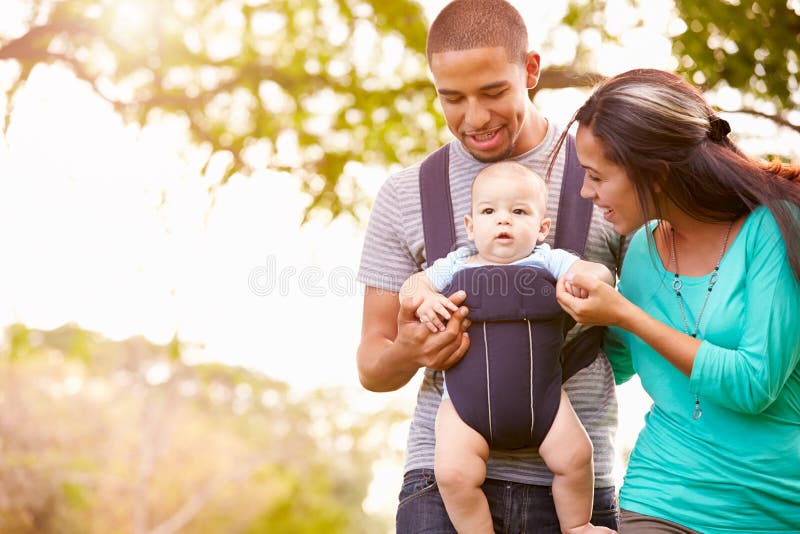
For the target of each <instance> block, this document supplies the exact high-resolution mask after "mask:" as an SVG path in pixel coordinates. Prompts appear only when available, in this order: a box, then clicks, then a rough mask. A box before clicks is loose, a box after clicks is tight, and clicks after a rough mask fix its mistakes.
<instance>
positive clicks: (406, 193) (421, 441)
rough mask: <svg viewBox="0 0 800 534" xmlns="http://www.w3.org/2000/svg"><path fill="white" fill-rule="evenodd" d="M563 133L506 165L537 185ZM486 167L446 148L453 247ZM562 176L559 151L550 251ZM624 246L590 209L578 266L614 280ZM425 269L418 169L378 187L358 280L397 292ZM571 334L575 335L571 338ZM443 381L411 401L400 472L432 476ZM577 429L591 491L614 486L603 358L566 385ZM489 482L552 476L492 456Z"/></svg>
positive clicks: (428, 377)
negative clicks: (524, 169) (585, 449)
mask: <svg viewBox="0 0 800 534" xmlns="http://www.w3.org/2000/svg"><path fill="white" fill-rule="evenodd" d="M560 135H561V130H560V129H558V128H556V127H554V126H552V125H551V126H549V128H548V132H547V134H546V136H545V138H544V140H543V141H542V142H541V143H540V144H539V145H538V146H537V147H535V148H533V149H531V150H530V151H528V152H526V153H525V154H522V155H520V156H516V157H514V158H511V159H513V160H515V161H517V162H519V163H522V164H523V165H526V166H528V167H530V168H531V169H533V170H534V171H536V172H537V173H539V174H540V175H541V176H542V177H545V176H546V174H547V167H548V165H549V159H550V154H551V152H552V150H553V148H554V147H555V145H556V143H557V141H558V137H559V136H560ZM486 165H487V164H486V163H482V162H480V161H478V160H476V159H475V158H473V157H472V156H471V155H470V154H469V153H467V152H466V150H465V149H464V147H463V146H462V145H461V143H460V142H458V141H453V142H452V143H451V144H450V191H451V195H452V201H453V217H454V223H455V227H456V245H457V246H463V245H467V244H469V243H470V241H469V240H468V239H467V235H466V230H465V228H464V222H463V218H464V215H465V214H467V213H469V211H470V186H471V184H472V180H473V178H474V177H475V175H476V174H477V173H478V171H480V170H481V169H482V168H483V167H485V166H486ZM563 169H564V148H563V147H562V150H561V153H560V154H559V156H558V158H557V160H556V163H555V165H554V167H553V171H552V176H551V178H550V183H549V192H548V199H547V210H548V216H549V217H550V218H551V219H552V221H553V223H552V227H551V229H550V233H549V234H548V237H547V239H546V240H545V242H547V243H548V244H549V245H551V246H552V245H553V237H554V235H555V230H556V227H557V225H558V215H559V214H558V213H557V209H558V199H559V194H560V190H561V175H562V173H563ZM621 256H622V239H621V237H620V236H619V234H617V233H616V232H614V230H613V228H612V227H611V225H610V224H608V223H607V222H606V221H605V220H604V219H603V217H602V213H601V212H600V211H599V210H598V209H597V208H595V210H594V213H593V215H592V223H591V227H590V230H589V237H588V239H587V243H586V251H585V254H584V258H585V259H587V260H590V261H596V262H600V263H603V264H605V265H606V266H608V267H609V269H611V271H612V272H613V273H618V272H619V265H621V263H622V257H621ZM425 267H427V263H426V258H425V249H424V237H423V230H422V212H421V207H420V197H419V164H417V165H414V166H412V167H409V168H407V169H404V170H402V171H400V172H398V173H396V174H394V175H392V176H391V177H390V178H389V179H388V180H387V181H386V183H384V184H383V186H382V187H381V189H380V191H379V192H378V196H377V197H376V199H375V204H374V206H373V209H372V214H371V217H370V221H369V225H368V227H367V234H366V237H365V241H364V248H363V252H362V256H361V265H360V268H359V273H358V280H359V282H362V283H363V284H365V285H367V286H372V287H375V288H378V289H383V290H388V291H392V292H399V291H400V287H401V286H402V284H403V282H404V281H405V280H406V279H407V278H408V277H409V276H411V275H412V274H414V273H416V272H418V271H420V270H422V269H424V268H425ZM575 330H576V329H573V332H570V334H571V335H574V331H575ZM442 382H443V378H442V373H441V372H436V371H432V370H430V369H425V376H424V378H423V381H422V384H421V386H420V390H419V394H418V396H417V406H416V409H415V411H414V418H413V420H412V422H411V427H410V430H409V437H408V448H407V451H406V464H405V470H406V471H409V470H411V469H418V468H428V469H432V468H433V456H434V452H433V451H434V421H435V418H436V411H437V409H438V407H439V403H440V402H441V395H442ZM564 389H565V390H566V392H567V395H568V396H569V398H570V401H571V402H572V405H573V407H574V408H575V411H576V412H577V414H578V416H579V418H580V419H581V422H582V423H583V425H584V427H585V428H586V430H587V432H588V433H589V436H590V438H591V440H592V443H593V445H594V469H595V487H610V486H613V485H614V481H613V478H612V474H611V470H612V467H613V461H614V454H613V448H612V440H613V438H614V434H615V432H616V424H617V401H616V395H615V391H614V376H613V373H612V371H611V366H610V365H609V363H608V360H607V359H606V358H605V356H604V355H602V354H601V355H600V357H598V358H597V359H596V360H595V361H594V363H592V364H591V365H590V366H589V367H587V368H585V369H583V370H581V371H579V372H578V373H577V374H575V376H573V377H572V378H571V379H570V380H568V381H567V383H566V384H565V385H564ZM487 476H488V477H489V478H493V479H499V480H509V481H513V482H522V483H526V484H536V485H550V484H551V483H552V474H551V473H550V471H549V470H548V469H547V467H546V466H545V465H544V462H543V461H542V459H541V458H540V457H539V455H538V454H537V450H536V449H520V450H515V451H494V450H493V451H491V454H490V456H489V464H488V471H487Z"/></svg>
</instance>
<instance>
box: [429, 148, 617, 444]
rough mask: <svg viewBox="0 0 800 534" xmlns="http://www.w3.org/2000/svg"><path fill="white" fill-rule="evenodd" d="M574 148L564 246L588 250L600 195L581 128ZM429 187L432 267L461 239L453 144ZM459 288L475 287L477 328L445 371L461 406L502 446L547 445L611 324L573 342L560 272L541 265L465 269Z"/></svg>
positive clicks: (440, 153)
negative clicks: (590, 196)
mask: <svg viewBox="0 0 800 534" xmlns="http://www.w3.org/2000/svg"><path fill="white" fill-rule="evenodd" d="M566 154H567V155H566V162H565V166H564V176H563V180H562V185H561V194H560V199H559V205H558V212H559V216H558V221H557V224H556V235H555V247H556V248H563V249H566V250H570V251H572V252H573V253H575V254H577V255H578V256H583V252H584V249H585V247H586V238H587V236H588V233H589V224H590V222H591V217H592V203H591V201H589V200H587V199H584V198H581V196H580V189H581V185H582V184H583V176H584V171H583V169H582V168H581V166H580V163H579V162H578V158H577V154H576V152H575V146H574V140H573V138H572V136H567V143H566ZM419 186H420V198H421V202H422V221H423V230H424V235H425V254H426V260H427V264H428V265H429V266H430V265H432V264H433V262H434V261H435V260H437V259H439V258H443V257H444V256H446V255H447V254H448V253H449V252H451V251H452V250H453V249H454V246H455V242H456V232H455V226H454V218H453V203H452V200H451V196H450V178H449V144H448V145H445V146H443V147H442V148H440V149H439V150H437V151H436V152H434V153H433V154H431V155H430V156H428V157H427V158H426V159H425V160H424V161H423V163H422V166H421V168H420V173H419ZM458 290H464V291H466V293H467V300H466V302H465V305H466V306H467V307H468V308H469V318H470V320H471V321H472V326H471V327H470V329H469V335H470V348H469V351H468V352H467V354H466V355H465V356H464V358H462V359H461V360H460V361H459V362H458V363H457V364H456V365H455V366H453V367H452V368H450V369H449V370H448V371H446V373H445V380H446V381H447V391H448V393H449V395H450V399H451V400H452V402H453V406H454V407H455V409H456V411H457V412H458V415H459V416H460V417H461V419H462V420H464V422H466V423H467V424H468V425H469V426H471V427H472V428H474V429H475V430H477V431H478V432H479V433H480V434H481V435H483V437H484V438H485V439H486V441H487V443H489V445H490V446H491V447H492V448H496V449H518V448H522V447H538V446H539V445H540V444H541V442H542V440H543V439H544V437H545V436H546V435H547V432H548V431H549V430H550V426H551V425H552V424H553V420H554V419H555V416H556V412H557V411H558V406H559V402H560V399H561V384H562V383H563V382H565V381H566V380H567V379H568V378H570V377H571V376H572V375H574V374H575V373H576V372H578V371H580V370H581V369H583V368H584V367H586V366H587V365H589V364H590V363H592V362H593V361H594V359H595V357H596V355H597V352H598V350H599V348H600V346H601V344H602V339H603V332H604V329H603V328H601V327H593V328H590V329H588V330H586V331H584V332H582V333H581V334H580V335H578V336H576V337H575V338H574V339H572V340H571V341H570V342H569V343H568V344H566V345H564V336H565V333H566V331H567V330H568V329H569V328H571V327H572V326H573V325H574V324H575V322H574V321H573V320H572V318H570V317H569V316H568V315H567V314H566V313H564V311H563V310H562V309H561V307H560V306H559V305H558V302H557V301H556V298H555V293H556V291H555V280H554V278H553V276H552V275H551V274H550V273H549V272H548V271H547V270H545V269H541V268H538V267H531V266H522V265H486V266H481V267H474V268H469V269H463V270H461V271H459V272H457V273H456V274H455V276H454V277H453V281H452V282H451V284H450V285H449V286H448V287H446V288H445V289H444V291H443V292H442V293H443V294H445V295H450V294H452V293H453V292H455V291H458Z"/></svg>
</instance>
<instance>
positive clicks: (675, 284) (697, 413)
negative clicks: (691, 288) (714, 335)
mask: <svg viewBox="0 0 800 534" xmlns="http://www.w3.org/2000/svg"><path fill="white" fill-rule="evenodd" d="M731 228H733V221H731V222H730V223H729V224H728V229H727V230H726V231H725V238H724V239H723V240H722V250H720V252H719V259H717V264H716V265H715V266H714V270H713V271H711V275H710V276H709V277H708V291H706V296H705V298H704V299H703V305H702V306H701V307H700V312H699V313H698V314H697V321H696V322H695V324H694V331H693V332H691V333H689V324H688V322H687V321H686V309H685V307H684V303H683V296H682V295H681V288H682V287H683V280H681V278H680V276H679V275H678V252H677V250H676V248H675V229H674V228H672V227H671V226H670V244H671V245H672V258H671V259H672V264H673V265H674V266H675V278H674V279H673V280H672V290H673V291H674V292H675V296H676V297H677V298H678V306H679V307H680V309H681V319H683V329H684V331H685V332H686V333H687V334H688V335H690V336H692V337H693V338H697V331H698V330H699V329H700V320H701V319H702V318H703V312H704V311H706V304H708V297H710V296H711V291H712V290H713V289H714V284H716V283H717V280H718V279H719V264H720V263H722V257H723V256H724V255H725V249H726V248H727V247H728V238H729V237H730V235H731ZM702 416H703V410H701V409H700V395H697V394H695V396H694V412H692V418H693V419H694V420H695V421H696V420H698V419H700V418H701V417H702Z"/></svg>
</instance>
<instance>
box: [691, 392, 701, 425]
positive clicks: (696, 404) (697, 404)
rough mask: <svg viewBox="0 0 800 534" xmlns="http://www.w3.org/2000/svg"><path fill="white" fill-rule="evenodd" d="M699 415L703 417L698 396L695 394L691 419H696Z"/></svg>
mask: <svg viewBox="0 0 800 534" xmlns="http://www.w3.org/2000/svg"><path fill="white" fill-rule="evenodd" d="M701 417H703V410H701V409H700V396H699V395H695V396H694V412H692V419H694V420H695V421H697V420H698V419H700V418H701Z"/></svg>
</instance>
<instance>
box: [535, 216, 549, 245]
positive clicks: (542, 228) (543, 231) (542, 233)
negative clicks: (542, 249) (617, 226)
mask: <svg viewBox="0 0 800 534" xmlns="http://www.w3.org/2000/svg"><path fill="white" fill-rule="evenodd" d="M552 224H553V221H552V219H550V217H545V218H544V219H542V222H541V224H540V225H539V239H538V240H537V243H542V242H543V241H544V238H545V237H547V234H548V233H550V226H552Z"/></svg>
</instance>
